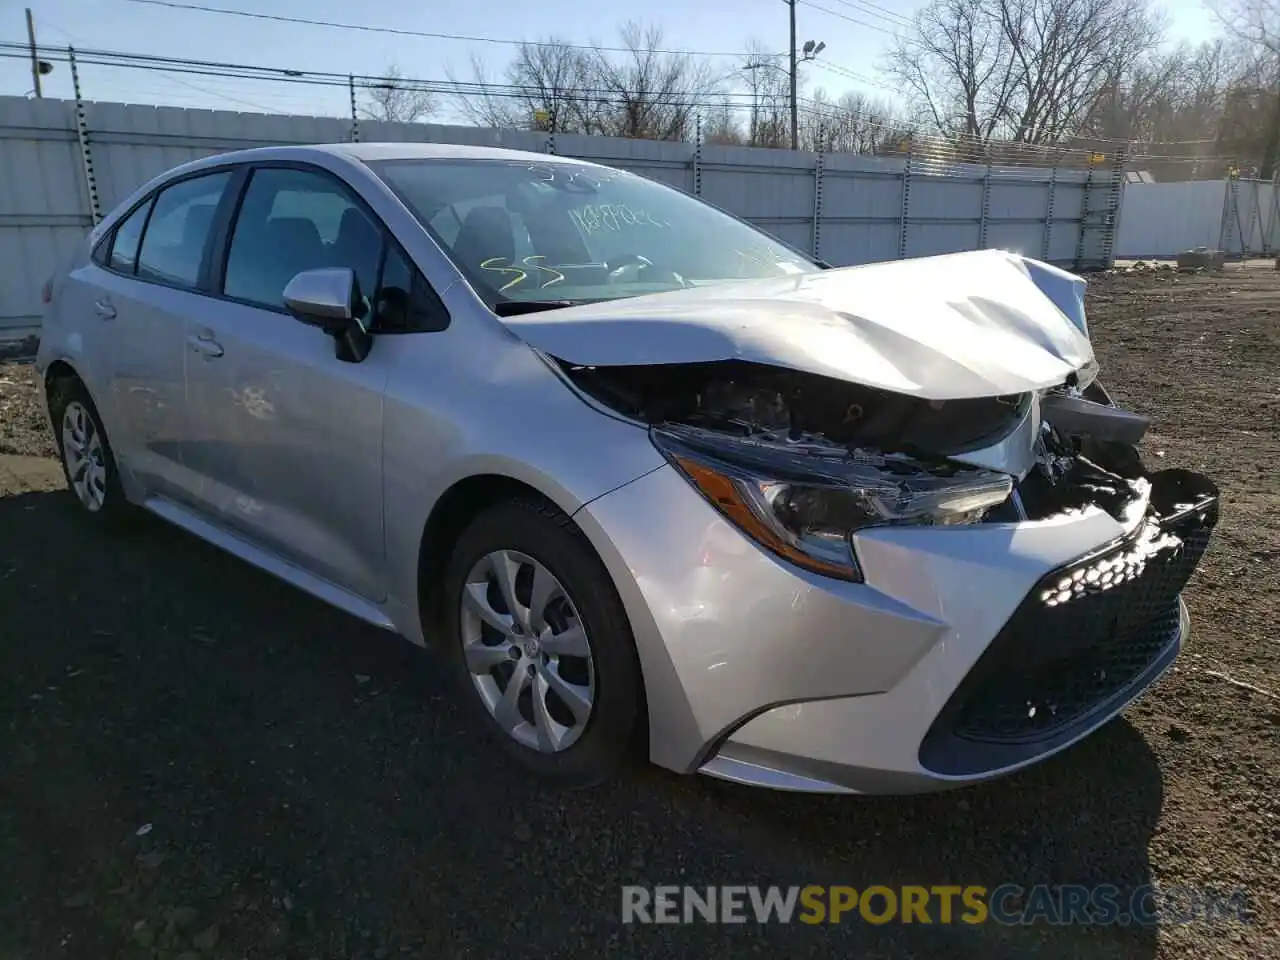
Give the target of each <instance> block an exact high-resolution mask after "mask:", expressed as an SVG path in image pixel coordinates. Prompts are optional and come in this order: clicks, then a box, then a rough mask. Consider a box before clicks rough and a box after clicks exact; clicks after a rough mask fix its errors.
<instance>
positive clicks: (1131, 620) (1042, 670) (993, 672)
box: [921, 471, 1217, 772]
mask: <svg viewBox="0 0 1280 960" xmlns="http://www.w3.org/2000/svg"><path fill="white" fill-rule="evenodd" d="M1168 473H1169V474H1175V472H1174V471H1168ZM1160 477H1161V475H1157V477H1156V479H1157V480H1158V479H1159V478H1160ZM1197 481H1202V482H1203V484H1204V485H1207V486H1208V489H1205V488H1204V486H1202V485H1201V483H1199V482H1197ZM1173 484H1177V485H1178V487H1179V488H1178V489H1174V490H1170V489H1169V487H1170V485H1173ZM1163 486H1164V489H1160V490H1157V489H1153V494H1152V504H1153V509H1152V515H1151V516H1149V518H1148V520H1147V521H1146V523H1145V525H1144V526H1143V527H1142V528H1141V529H1140V530H1139V531H1138V533H1137V534H1136V535H1134V536H1133V537H1130V538H1128V539H1127V540H1125V541H1122V542H1120V543H1117V544H1114V545H1112V546H1111V547H1109V548H1107V549H1106V550H1103V551H1101V552H1100V553H1096V554H1093V555H1090V556H1087V557H1084V558H1081V559H1079V560H1077V561H1075V562H1074V563H1072V564H1069V565H1068V566H1066V567H1063V568H1061V569H1059V570H1056V571H1054V572H1053V573H1051V574H1049V575H1047V576H1045V577H1044V578H1042V579H1041V580H1040V582H1039V583H1037V584H1036V586H1035V588H1034V589H1033V590H1032V591H1031V592H1030V593H1029V594H1028V595H1027V596H1026V597H1025V598H1024V599H1023V601H1022V603H1021V604H1020V605H1019V606H1018V609H1017V610H1016V611H1015V612H1014V614H1013V616H1012V617H1010V619H1009V621H1008V622H1007V623H1006V624H1005V626H1004V628H1003V629H1002V630H1001V631H1000V633H999V635H998V636H997V637H996V639H995V640H994V641H992V643H991V645H990V646H989V647H988V648H987V650H986V651H985V652H984V653H983V655H982V656H981V657H980V658H979V659H978V662H977V663H976V664H975V665H974V667H973V669H972V670H971V671H970V673H969V675H968V676H967V677H966V678H965V680H964V682H962V683H961V684H960V686H959V687H958V688H957V689H956V691H955V693H954V694H953V695H952V697H951V699H950V700H949V701H948V703H947V706H946V707H944V709H943V710H942V712H941V713H940V714H939V716H938V718H937V720H936V721H935V723H934V725H933V728H932V729H931V730H930V733H929V735H928V736H927V737H926V739H925V742H924V744H922V747H921V762H922V763H924V764H925V765H926V766H929V767H931V769H939V772H961V771H960V770H955V771H952V769H951V768H953V767H956V766H957V765H959V766H960V767H963V768H965V772H970V771H969V768H972V767H974V765H975V764H979V765H981V766H985V767H986V768H987V769H990V768H992V767H994V766H1000V765H1004V764H1006V763H1013V762H1018V760H1020V759H1023V758H1025V757H1027V756H1029V755H1034V754H1035V753H1038V752H1044V751H1045V750H1048V749H1052V747H1053V746H1054V745H1055V744H1056V743H1058V742H1063V741H1065V740H1067V739H1070V737H1071V736H1073V735H1074V732H1075V731H1077V730H1079V729H1080V728H1082V727H1084V726H1086V725H1087V724H1088V723H1089V722H1091V721H1092V720H1093V719H1094V718H1095V717H1097V716H1098V715H1099V714H1101V713H1103V712H1104V711H1106V710H1107V709H1108V708H1113V709H1114V708H1117V707H1116V705H1117V704H1123V703H1124V702H1126V701H1127V700H1128V699H1129V698H1130V696H1131V694H1132V691H1133V688H1134V687H1135V684H1137V683H1138V682H1139V681H1140V680H1141V679H1142V678H1144V677H1146V676H1147V675H1149V674H1150V673H1152V672H1154V670H1155V669H1157V668H1158V666H1159V665H1161V663H1162V662H1163V661H1165V660H1166V659H1167V658H1168V657H1171V656H1172V655H1173V652H1174V650H1175V649H1176V643H1177V640H1178V619H1179V611H1178V596H1179V594H1180V593H1181V591H1182V588H1183V587H1184V586H1185V584H1186V582H1187V580H1188V579H1189V578H1190V576H1191V574H1192V572H1193V571H1194V570H1195V567H1196V564H1198V563H1199V561H1200V558H1201V556H1203V555H1204V551H1205V548H1206V547H1207V546H1208V543H1209V536H1210V533H1211V531H1212V529H1213V526H1214V524H1215V523H1216V522H1217V491H1216V489H1213V488H1212V484H1210V483H1209V481H1207V480H1206V479H1204V478H1199V477H1197V476H1196V475H1195V474H1185V473H1184V472H1183V471H1177V472H1176V475H1174V476H1169V477H1165V483H1164V484H1163Z"/></svg>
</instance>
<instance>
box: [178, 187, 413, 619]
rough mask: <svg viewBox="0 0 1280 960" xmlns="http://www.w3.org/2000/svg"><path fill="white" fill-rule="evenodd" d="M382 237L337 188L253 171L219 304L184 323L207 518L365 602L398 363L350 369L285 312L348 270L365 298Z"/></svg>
mask: <svg viewBox="0 0 1280 960" xmlns="http://www.w3.org/2000/svg"><path fill="white" fill-rule="evenodd" d="M383 244H384V236H383V229H382V227H381V225H380V223H379V222H378V221H377V220H376V218H375V217H374V215H373V214H372V213H370V212H369V211H368V210H367V209H366V208H365V207H364V205H363V204H362V203H361V202H360V201H359V200H358V198H356V197H355V195H354V194H353V193H352V192H351V191H350V189H349V188H348V187H346V185H345V184H343V183H342V182H341V181H339V180H338V179H337V178H336V177H334V176H332V175H331V174H329V173H326V172H323V171H320V170H318V169H314V168H304V167H298V166H296V165H294V166H261V167H257V168H255V169H254V170H253V171H252V173H251V174H250V176H249V179H248V183H247V185H246V186H245V188H244V192H243V196H242V198H241V199H240V202H239V207H238V210H237V212H236V216H235V218H234V220H233V221H231V222H230V223H229V225H228V229H227V249H226V253H225V259H224V263H223V264H222V265H220V267H221V269H220V270H219V271H218V273H219V274H220V276H219V277H218V278H216V279H215V285H217V286H218V287H219V289H220V291H221V297H220V298H219V299H210V300H206V301H204V302H203V303H202V304H201V305H200V307H199V308H198V310H197V311H196V312H194V313H192V314H191V315H190V316H189V318H188V325H187V331H186V335H187V338H188V339H189V340H190V341H191V343H192V344H193V348H192V349H193V352H192V354H191V359H190V360H189V362H188V367H187V402H188V406H189V409H190V410H191V411H192V422H193V428H194V429H195V430H196V432H197V433H198V434H199V438H200V439H199V441H198V442H197V443H195V444H193V445H192V447H191V453H190V458H189V460H190V462H191V463H192V464H193V466H194V467H195V469H198V470H199V472H200V474H201V481H202V490H203V493H202V499H203V501H204V503H205V506H206V508H207V509H209V510H211V511H213V512H215V513H216V514H217V515H218V517H219V518H220V519H221V520H222V521H223V522H224V523H225V524H226V525H227V526H228V527H230V528H232V529H233V530H234V531H236V532H238V533H239V534H241V535H242V536H245V537H247V538H249V539H251V540H253V541H254V542H255V543H256V544H257V545H258V546H260V547H262V548H264V549H266V550H268V551H270V552H272V553H274V554H276V555H277V556H279V557H282V558H283V559H285V560H287V561H290V562H292V563H294V564H295V565H297V566H300V567H302V568H303V569H306V570H308V571H310V572H311V573H313V574H315V575H318V576H320V577H322V578H324V579H326V580H329V581H330V582H332V583H335V584H337V585H338V586H341V587H344V588H346V589H348V590H350V591H352V592H354V593H357V594H358V595H360V596H363V597H365V598H367V599H370V600H375V601H376V600H379V599H381V598H382V591H383V588H382V581H383V576H382V568H383V529H382V400H383V389H384V386H385V385H386V382H387V378H388V374H389V372H390V370H391V368H392V366H393V364H394V363H395V358H396V357H397V355H398V354H399V352H400V351H399V350H398V344H396V342H395V338H390V339H389V340H385V339H380V340H379V341H378V342H377V343H376V344H375V345H374V349H373V350H372V352H371V353H370V355H369V356H368V357H367V358H365V360H364V361H363V362H361V363H347V362H343V361H342V360H339V359H338V358H337V357H336V356H335V351H334V341H333V339H332V338H331V337H329V336H327V335H325V334H324V333H323V332H321V331H320V330H318V329H316V328H315V327H310V326H307V325H305V324H302V323H300V322H298V321H297V320H295V319H293V318H292V317H291V316H289V315H288V314H287V313H286V312H285V310H284V306H283V298H282V294H283V291H284V287H285V285H286V284H287V283H288V282H289V281H290V280H291V279H292V278H293V277H294V276H295V275H296V274H298V273H299V272H301V271H303V270H308V269H314V268H318V267H329V266H350V267H351V268H352V269H353V270H354V271H355V274H356V277H357V279H358V281H359V283H360V286H361V290H362V291H363V292H364V293H365V294H366V295H368V296H369V297H371V298H372V297H373V296H374V295H375V291H376V290H377V286H378V273H379V267H380V264H381V260H382V253H383Z"/></svg>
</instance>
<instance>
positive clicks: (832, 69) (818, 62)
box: [813, 57, 896, 92]
mask: <svg viewBox="0 0 1280 960" xmlns="http://www.w3.org/2000/svg"><path fill="white" fill-rule="evenodd" d="M813 65H814V66H815V67H818V68H819V69H820V70H826V71H827V72H828V73H834V74H836V75H837V76H841V77H844V78H845V79H846V80H857V81H858V82H859V83H869V84H871V86H873V87H883V88H884V89H885V90H894V91H895V92H896V89H895V88H894V87H893V86H891V85H890V84H887V83H885V82H884V81H883V80H876V79H875V78H874V77H867V76H863V75H862V74H860V73H855V72H854V71H853V70H850V69H849V68H848V67H842V66H840V64H838V63H832V62H831V61H830V60H824V59H822V58H821V57H815V58H814V60H813Z"/></svg>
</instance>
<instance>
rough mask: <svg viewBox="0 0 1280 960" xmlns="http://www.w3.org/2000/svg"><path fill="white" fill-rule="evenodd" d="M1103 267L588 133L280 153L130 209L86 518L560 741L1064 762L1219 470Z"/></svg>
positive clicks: (253, 155) (110, 264) (107, 306)
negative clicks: (416, 655) (871, 256)
mask: <svg viewBox="0 0 1280 960" xmlns="http://www.w3.org/2000/svg"><path fill="white" fill-rule="evenodd" d="M1083 288H1084V281H1083V280H1081V279H1079V278H1077V277H1075V276H1072V275H1070V274H1068V273H1065V272H1063V271H1061V270H1058V269H1056V268H1054V267H1052V266H1049V265H1047V264H1043V263H1039V262H1037V261H1034V260H1030V259H1027V258H1024V257H1021V256H1018V255H1016V254H1012V253H1006V252H1001V251H977V252H973V253H964V254H953V255H947V256H940V257H932V258H926V259H919V260H908V261H901V262H897V263H888V264H878V265H872V266H864V267H848V268H832V267H830V266H828V265H827V264H824V263H818V262H815V261H813V260H812V259H810V258H809V257H807V256H805V255H803V254H801V253H798V252H797V251H795V250H793V249H792V248H790V247H788V246H786V245H784V244H782V243H780V242H778V241H777V240H775V239H773V238H771V237H769V236H768V235H766V234H764V233H762V232H760V231H759V230H757V229H756V228H754V227H752V226H751V225H749V224H746V223H744V222H742V221H740V220H737V219H735V218H733V217H731V216H729V215H727V214H724V213H722V212H720V211H718V210H717V209H715V208H713V207H711V206H709V205H707V204H704V203H702V202H701V201H699V200H697V199H694V198H692V197H689V196H687V195H685V194H683V193H680V192H679V191H676V190H673V189H671V188H668V187H664V186H661V185H658V184H656V183H653V182H650V181H648V180H645V179H643V178H641V177H638V176H635V175H633V174H630V173H626V172H623V171H620V170H615V169H610V168H606V167H601V166H596V165H593V164H589V163H583V162H579V161H574V160H568V159H563V158H558V157H552V156H544V155H540V154H524V153H516V152H512V151H503V150H489V149H481V148H463V147H451V146H426V145H412V144H386V145H377V144H362V145H352V144H342V145H332V146H316V147H281V148H269V149H263V150H252V151H246V152H241V153H231V154H223V155H220V156H216V157H210V158H208V159H205V160H201V161H198V162H196V163H192V164H188V165H186V166H183V167H180V168H178V169H176V170H173V171H171V172H169V173H167V174H165V175H163V176H161V177H159V178H157V179H155V180H154V181H152V182H151V183H148V184H146V185H145V186H143V187H142V188H141V189H139V190H138V191H137V192H136V193H135V194H134V195H133V196H131V197H130V198H129V199H128V200H126V201H125V202H124V203H122V204H121V205H120V207H119V208H118V209H117V210H115V211H114V212H113V213H112V214H111V215H110V216H109V217H107V218H106V220H105V221H104V222H103V223H102V224H101V225H100V226H99V227H98V228H96V229H95V230H94V231H93V233H92V235H91V237H90V238H89V241H88V242H87V243H86V244H85V246H84V248H83V250H82V252H81V253H80V254H79V256H78V257H77V258H76V260H75V262H74V263H73V264H71V266H70V268H69V269H68V270H67V272H65V273H64V274H61V275H59V276H57V277H55V278H54V279H53V280H51V281H50V283H49V284H48V285H47V287H46V289H45V300H46V304H47V306H46V314H45V319H44V326H43V330H42V336H41V342H40V350H39V358H38V369H39V372H40V373H41V375H42V378H43V384H44V388H45V393H46V399H47V403H48V409H49V412H50V417H51V420H52V424H53V427H54V430H55V434H56V436H57V440H58V445H59V449H60V451H61V454H62V460H63V465H64V467H65V470H66V475H67V480H68V484H69V486H70V488H71V490H72V491H73V492H74V494H75V498H76V502H77V503H78V504H79V505H80V507H81V508H82V511H83V513H84V514H85V516H86V518H87V519H88V520H90V521H92V522H96V523H101V524H107V525H117V524H119V523H122V522H125V521H127V520H128V519H129V518H130V517H131V516H133V515H136V513H137V512H138V511H139V510H145V511H149V512H150V513H152V514H155V515H158V516H160V517H162V518H164V519H165V520H168V521H170V522H172V523H174V524H177V525H178V526H180V527H183V528H185V529H186V530H188V531H190V532H192V533H194V534H196V535H197V536H199V537H202V538H204V539H205V540H208V541H210V542H211V543H214V544H216V545H218V546H220V547H222V548H223V549H225V550H228V551H230V552H231V553H233V554H235V555H237V556H239V557H241V558H243V559H244V560H246V561H248V562H250V563H252V564H255V565H257V566H259V567H261V568H262V569H264V570H266V571H269V572H270V573H272V574H274V575H276V576H278V577H280V578H282V579H284V580H286V581H288V582H289V583H292V584H294V585H295V586H297V587H299V588H301V589H303V590H305V591H307V592H309V593H311V594H313V595H315V596H316V597H319V598H320V599H321V600H324V601H327V602H328V603H330V604H332V605H333V606H335V607H337V608H339V609H341V610H344V611H346V612H347V613H349V614H352V615H354V616H356V617H359V618H361V619H363V620H366V621H368V622H370V623H373V624H376V625H378V626H380V627H383V628H385V629H387V630H390V631H395V632H397V633H400V634H402V635H403V636H405V637H407V638H408V639H410V640H411V641H413V642H415V643H418V644H423V645H429V646H431V647H434V648H437V649H438V650H439V652H440V654H441V655H442V656H441V658H440V659H441V663H442V664H444V665H446V666H447V669H449V670H451V671H453V672H454V673H455V674H456V676H457V678H458V680H459V685H460V688H461V695H462V696H463V697H464V698H466V699H467V700H468V701H469V702H470V703H471V704H472V705H473V706H474V707H475V709H476V711H477V714H478V719H479V722H480V723H481V724H483V725H484V726H485V727H486V728H487V729H488V730H489V731H490V733H491V734H492V740H493V742H494V743H495V744H497V745H498V746H499V747H501V748H503V749H505V751H506V754H507V755H508V756H510V757H511V758H514V759H515V760H516V761H518V762H519V763H521V764H523V765H525V766H526V767H528V768H529V769H531V770H532V771H535V772H537V773H539V774H542V775H544V776H546V777H547V778H549V779H552V780H554V781H557V782H560V783H562V784H566V785H583V784H589V783H594V782H598V781H600V780H601V779H603V778H605V777H607V776H609V775H611V774H613V773H614V772H615V771H616V770H617V769H618V766H619V764H620V763H621V762H622V761H623V760H624V758H626V757H627V756H629V755H635V754H639V755H641V756H647V757H648V758H649V759H651V760H652V761H653V762H655V763H657V764H660V765H662V766H664V767H668V768H670V769H672V770H676V771H681V772H695V771H700V772H702V773H706V774H710V775H713V776H718V777H722V778H726V779H730V780H735V781H738V782H743V783H750V784H757V785H762V786H770V787H775V788H780V789H791V790H810V791H831V792H911V791H922V790H932V789H940V788H944V787H949V786H955V785H959V784H964V783H969V782H973V781H978V780H984V779H989V778H992V777H995V776H998V775H1001V774H1004V773H1007V772H1009V771H1012V770H1015V769H1018V768H1020V767H1023V766H1025V765H1027V764H1030V763H1033V762H1036V761H1038V760H1041V759H1043V758H1045V757H1047V756H1049V755H1051V754H1053V753H1055V752H1057V751H1059V750H1062V749H1064V748H1065V747H1067V746H1069V745H1070V744H1072V743H1074V742H1076V741H1078V740H1079V739H1081V738H1082V737H1084V736H1086V735H1088V734H1089V733H1090V732H1092V731H1093V730H1095V729H1096V728H1098V727H1099V726H1100V725H1102V724H1103V723H1105V722H1106V721H1107V720H1109V719H1110V718H1111V717H1113V716H1115V715H1116V714H1117V713H1118V712H1119V711H1120V710H1121V709H1122V708H1123V707H1124V706H1125V705H1127V704H1128V703H1129V702H1130V701H1131V700H1133V698H1134V697H1136V696H1137V695H1138V694H1139V693H1141V692H1142V691H1143V690H1144V689H1146V688H1147V687H1148V686H1149V685H1150V684H1151V683H1152V682H1153V681H1154V680H1155V679H1156V678H1157V677H1158V676H1159V675H1160V674H1161V673H1162V672H1163V671H1164V670H1165V669H1166V668H1167V667H1168V666H1169V664H1170V663H1171V662H1172V661H1173V659H1174V657H1175V656H1176V654H1177V652H1178V649H1179V647H1180V644H1181V643H1182V641H1183V638H1184V637H1185V635H1186V631H1187V615H1186V610H1185V607H1184V606H1183V605H1182V601H1181V599H1180V593H1181V590H1182V587H1183V585H1184V583H1185V582H1186V580H1187V578H1188V577H1189V576H1190V575H1191V573H1192V570H1193V569H1194V567H1195V565H1196V563H1197V562H1198V560H1199V557H1200V555H1201V554H1202V553H1203V551H1204V549H1205V546H1206V543H1207V541H1208V538H1209V534H1210V531H1211V529H1212V527H1213V525H1214V523H1215V522H1216V520H1217V502H1218V500H1217V491H1216V489H1215V487H1214V485H1213V484H1212V482H1210V481H1209V480H1208V479H1207V478H1205V477H1203V476H1200V475H1197V474H1193V473H1190V472H1186V471H1180V470H1163V471H1159V472H1151V471H1149V470H1148V469H1147V468H1146V467H1144V465H1143V463H1142V461H1141V459H1140V457H1139V456H1138V454H1137V452H1136V449H1135V445H1136V444H1137V442H1138V441H1139V440H1140V439H1141V437H1142V435H1143V432H1144V430H1145V427H1146V422H1145V420H1143V418H1141V417H1140V416H1137V415H1135V414H1132V413H1128V412H1126V411H1123V410H1121V409H1118V408H1117V407H1116V406H1114V405H1113V404H1112V403H1111V402H1110V400H1109V398H1108V396H1107V394H1106V391H1105V390H1104V389H1103V388H1102V387H1101V385H1100V384H1099V382H1098V379H1097V373H1098V370H1097V364H1096V362H1095V360H1094V354H1093V349H1092V345H1091V342H1090V337H1089V329H1088V324H1087V321H1086V318H1085V316H1084V312H1083V302H1084V298H1083ZM229 602H234V598H230V599H229Z"/></svg>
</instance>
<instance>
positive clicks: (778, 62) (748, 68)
mask: <svg viewBox="0 0 1280 960" xmlns="http://www.w3.org/2000/svg"><path fill="white" fill-rule="evenodd" d="M742 75H743V83H744V84H745V86H746V93H747V98H748V107H747V109H748V111H749V112H748V116H747V144H748V145H749V146H753V147H786V146H790V144H791V78H790V76H789V74H788V73H787V67H786V58H785V57H783V56H780V55H779V54H774V53H766V52H765V48H764V45H763V44H762V43H760V42H759V41H755V42H753V43H752V44H751V45H750V46H749V47H748V48H747V58H746V63H745V64H744V65H743V68H742Z"/></svg>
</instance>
